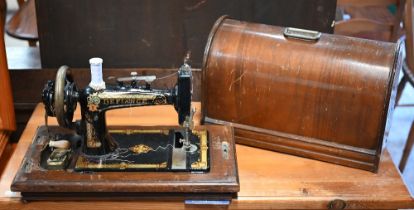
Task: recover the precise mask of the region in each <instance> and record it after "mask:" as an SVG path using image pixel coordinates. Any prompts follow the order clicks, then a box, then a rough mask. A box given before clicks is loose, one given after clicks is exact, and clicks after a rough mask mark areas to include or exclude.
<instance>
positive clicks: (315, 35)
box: [283, 27, 321, 41]
mask: <svg viewBox="0 0 414 210" xmlns="http://www.w3.org/2000/svg"><path fill="white" fill-rule="evenodd" d="M283 35H285V36H286V37H287V38H294V39H301V40H304V41H317V40H318V39H319V38H320V37H321V32H318V31H311V30H305V29H300V28H290V27H289V28H285V30H284V31H283Z"/></svg>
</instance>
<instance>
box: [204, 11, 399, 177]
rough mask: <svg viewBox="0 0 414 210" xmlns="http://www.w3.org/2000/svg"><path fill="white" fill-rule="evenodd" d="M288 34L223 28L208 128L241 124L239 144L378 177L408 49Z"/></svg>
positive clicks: (207, 97) (207, 72)
mask: <svg viewBox="0 0 414 210" xmlns="http://www.w3.org/2000/svg"><path fill="white" fill-rule="evenodd" d="M283 30H284V28H281V27H276V26H269V25H262V24H254V23H248V22H241V21H237V20H233V19H228V18H227V19H226V18H224V19H221V20H218V21H217V22H216V25H215V28H214V29H213V30H212V32H211V34H210V37H209V39H210V43H209V44H208V45H207V47H206V51H205V59H204V61H205V63H204V66H203V75H202V76H203V78H202V81H203V87H202V91H203V94H202V102H203V103H202V104H203V112H204V115H205V116H206V117H207V118H206V122H212V123H219V124H227V125H234V126H235V127H236V129H235V135H236V141H237V142H238V143H243V144H248V145H251V146H257V147H261V148H266V149H272V150H276V151H280V152H286V153H289V154H295V155H299V156H304V157H309V158H315V159H319V160H323V161H328V162H333V163H338V164H343V165H347V166H351V167H356V168H361V169H365V170H370V171H374V172H375V171H376V169H377V166H378V161H379V157H380V153H381V151H382V146H383V145H382V142H383V139H384V133H387V130H388V128H389V123H387V120H389V119H390V117H389V116H390V114H391V113H392V110H393V107H394V106H393V102H394V96H395V89H396V85H397V83H396V82H394V80H396V79H398V73H399V70H400V68H401V56H399V54H400V52H401V51H400V45H397V44H393V43H386V42H377V41H371V40H365V39H358V38H350V37H344V36H337V35H329V34H322V35H321V37H320V39H319V40H317V41H304V40H300V39H295V38H289V37H286V36H284V35H283ZM395 75H397V76H395ZM390 104H391V105H390ZM389 105H390V106H389ZM385 137H386V136H385Z"/></svg>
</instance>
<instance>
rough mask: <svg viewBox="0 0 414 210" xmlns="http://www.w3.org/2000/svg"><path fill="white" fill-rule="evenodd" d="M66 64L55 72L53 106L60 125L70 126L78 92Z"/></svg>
mask: <svg viewBox="0 0 414 210" xmlns="http://www.w3.org/2000/svg"><path fill="white" fill-rule="evenodd" d="M68 69H69V67H68V66H61V67H60V68H59V70H58V72H57V74H56V80H55V91H54V92H55V95H54V108H55V115H56V119H57V121H58V123H59V125H60V126H62V127H66V128H70V127H72V119H73V114H74V112H75V109H76V105H77V98H78V93H77V90H76V86H75V83H74V82H73V78H72V75H71V74H70V73H69V71H68Z"/></svg>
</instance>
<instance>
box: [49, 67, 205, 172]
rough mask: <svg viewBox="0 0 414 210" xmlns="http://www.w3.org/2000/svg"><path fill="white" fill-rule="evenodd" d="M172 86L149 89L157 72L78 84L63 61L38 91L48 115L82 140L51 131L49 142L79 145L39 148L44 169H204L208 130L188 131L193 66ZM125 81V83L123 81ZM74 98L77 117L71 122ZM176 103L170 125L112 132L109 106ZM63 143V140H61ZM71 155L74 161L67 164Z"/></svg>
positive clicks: (179, 72)
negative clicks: (174, 121)
mask: <svg viewBox="0 0 414 210" xmlns="http://www.w3.org/2000/svg"><path fill="white" fill-rule="evenodd" d="M176 75H177V83H176V86H175V87H173V88H171V89H164V90H159V89H153V88H151V84H150V83H151V82H152V81H153V80H155V76H137V75H136V73H135V74H134V73H132V74H131V76H130V77H122V78H117V79H116V81H117V83H116V84H109V85H106V84H105V86H104V88H102V87H101V88H93V87H91V86H87V87H86V88H84V89H82V90H77V87H76V85H75V83H74V81H73V78H72V77H71V75H70V73H69V72H68V68H67V67H66V66H63V67H61V68H60V69H59V71H58V73H57V77H56V80H55V81H48V83H47V84H46V86H45V89H44V90H43V93H42V98H43V102H44V104H45V108H46V113H47V115H48V116H56V118H57V120H58V123H59V125H60V126H61V127H65V128H68V129H72V130H75V131H76V134H77V135H79V136H80V137H81V143H78V142H70V140H68V139H65V138H63V137H61V136H59V135H58V134H51V133H49V134H48V136H49V138H50V140H49V141H50V142H52V143H56V142H59V141H67V142H66V144H69V145H81V147H80V148H74V147H72V146H71V147H70V148H59V147H54V146H53V145H50V144H49V146H48V147H47V149H45V150H44V151H43V153H45V154H47V155H42V157H47V160H42V165H43V166H44V167H45V168H46V169H55V170H65V169H67V168H68V167H69V168H71V167H72V168H73V169H74V170H75V171H79V172H82V171H141V170H143V171H149V170H156V171H208V169H209V164H208V141H207V138H208V136H207V132H206V131H192V129H191V123H192V122H190V121H192V113H191V111H190V108H191V91H192V89H191V87H192V85H191V82H192V74H191V67H190V66H189V65H187V64H184V65H183V66H182V67H181V68H180V69H179V70H178V72H177V74H176ZM126 83H127V84H126ZM77 102H79V104H80V107H81V120H79V121H76V122H72V120H73V114H74V110H75V109H76V106H77ZM154 105H174V107H175V110H176V111H177V113H178V123H179V124H180V125H182V126H180V127H177V128H174V129H172V128H171V129H166V128H163V127H160V128H158V129H146V130H145V129H144V130H143V129H132V130H131V129H125V130H117V131H112V132H110V131H109V130H108V128H107V122H106V117H105V113H106V111H108V110H111V109H120V108H130V107H137V106H154ZM61 144H63V143H61ZM72 158H75V159H76V161H74V162H73V164H69V162H71V159H72Z"/></svg>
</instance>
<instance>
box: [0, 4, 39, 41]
mask: <svg viewBox="0 0 414 210" xmlns="http://www.w3.org/2000/svg"><path fill="white" fill-rule="evenodd" d="M5 27H6V32H7V34H8V35H10V36H12V37H15V38H17V39H23V40H29V41H37V40H38V39H39V36H38V33H37V19H36V9H35V0H28V1H27V2H25V3H24V4H23V5H22V6H21V7H20V9H19V10H17V12H16V13H15V14H14V15H13V17H12V18H11V19H10V20H9V21H8V22H7V24H6V26H5Z"/></svg>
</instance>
